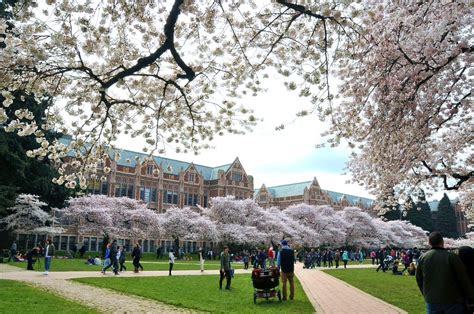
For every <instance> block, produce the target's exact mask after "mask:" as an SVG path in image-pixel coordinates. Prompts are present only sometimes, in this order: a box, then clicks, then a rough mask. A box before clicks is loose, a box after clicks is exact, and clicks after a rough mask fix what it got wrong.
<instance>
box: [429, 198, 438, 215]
mask: <svg viewBox="0 0 474 314" xmlns="http://www.w3.org/2000/svg"><path fill="white" fill-rule="evenodd" d="M428 205H429V206H430V210H431V211H432V212H437V211H438V205H439V201H437V200H434V201H429V202H428Z"/></svg>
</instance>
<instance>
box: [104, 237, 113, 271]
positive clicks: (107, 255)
mask: <svg viewBox="0 0 474 314" xmlns="http://www.w3.org/2000/svg"><path fill="white" fill-rule="evenodd" d="M111 246H112V244H111V243H107V246H106V248H105V255H104V267H103V268H102V274H104V275H105V271H106V270H107V269H109V268H110V266H112V263H111V262H110V247H111Z"/></svg>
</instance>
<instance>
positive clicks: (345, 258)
mask: <svg viewBox="0 0 474 314" xmlns="http://www.w3.org/2000/svg"><path fill="white" fill-rule="evenodd" d="M348 261H349V253H348V252H347V250H344V253H342V262H343V263H344V268H347V262H348Z"/></svg>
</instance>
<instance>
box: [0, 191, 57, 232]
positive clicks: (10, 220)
mask: <svg viewBox="0 0 474 314" xmlns="http://www.w3.org/2000/svg"><path fill="white" fill-rule="evenodd" d="M46 205H47V204H46V203H45V202H42V201H40V200H39V196H37V195H32V194H19V195H18V196H17V198H16V200H15V205H14V206H13V207H11V208H9V209H8V211H9V212H10V214H9V215H8V216H6V217H4V218H2V219H0V230H15V231H17V232H23V233H29V232H35V233H41V234H42V233H46V234H57V233H61V232H63V231H64V229H62V228H60V227H54V223H58V221H57V219H56V218H55V217H53V216H51V215H50V214H49V213H47V212H46V211H44V210H43V209H42V208H43V207H44V206H46Z"/></svg>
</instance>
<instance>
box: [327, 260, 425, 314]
mask: <svg viewBox="0 0 474 314" xmlns="http://www.w3.org/2000/svg"><path fill="white" fill-rule="evenodd" d="M324 272H326V273H327V274H329V275H332V276H334V277H336V278H339V279H341V280H343V281H345V282H347V283H349V284H351V285H352V286H354V287H357V288H359V289H360V290H362V291H364V292H367V293H368V294H371V295H373V296H375V297H377V298H379V299H382V300H384V301H385V302H387V303H390V304H393V305H395V306H397V307H399V308H401V309H403V310H405V311H407V312H408V313H425V312H426V310H425V303H424V300H423V297H422V295H421V293H420V291H419V289H418V286H417V285H416V280H415V277H413V276H394V275H392V272H386V273H383V272H378V273H377V272H376V271H375V270H374V269H346V270H344V269H338V270H325V271H324Z"/></svg>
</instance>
